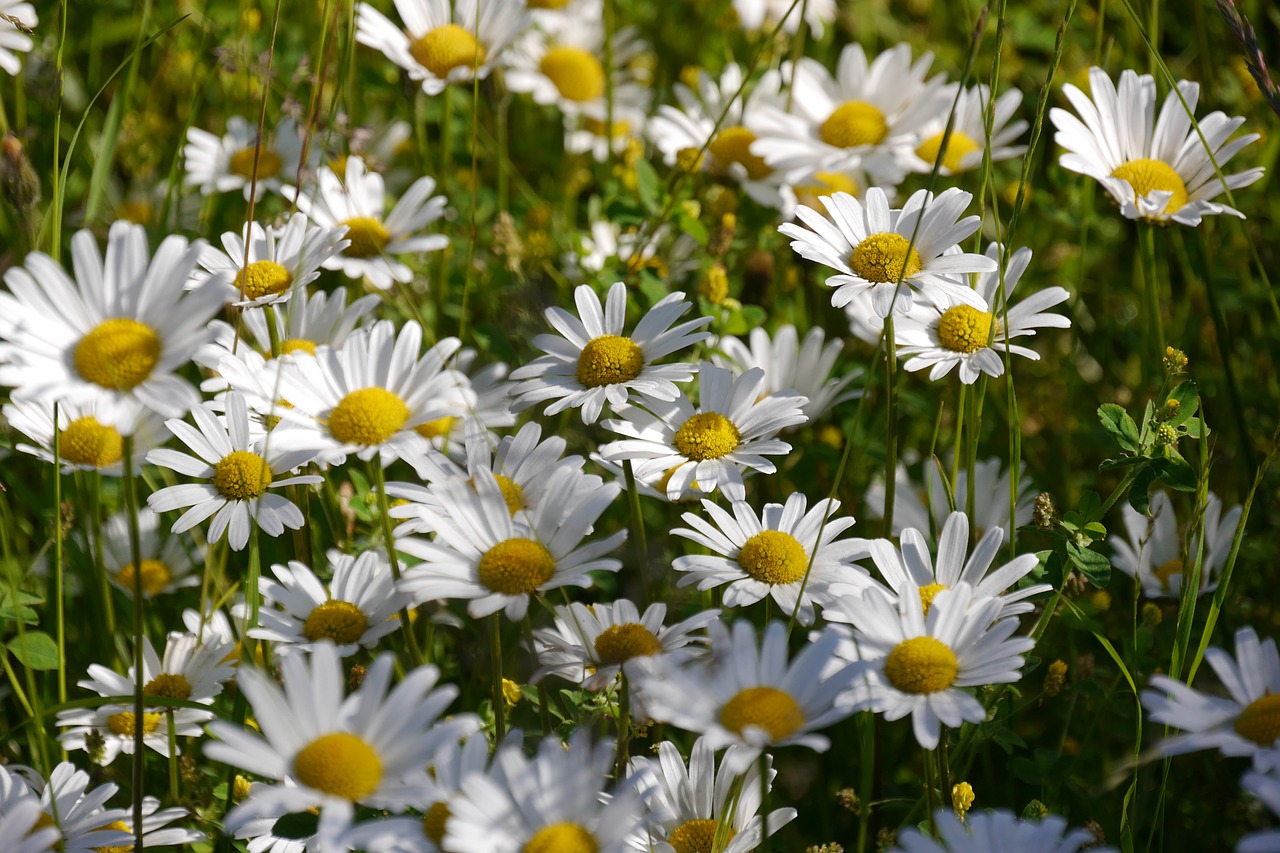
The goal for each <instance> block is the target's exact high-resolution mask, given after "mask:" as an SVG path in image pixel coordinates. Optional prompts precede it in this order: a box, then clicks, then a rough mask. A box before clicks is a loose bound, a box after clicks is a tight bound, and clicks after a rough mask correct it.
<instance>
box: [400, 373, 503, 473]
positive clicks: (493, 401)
mask: <svg viewBox="0 0 1280 853" xmlns="http://www.w3.org/2000/svg"><path fill="white" fill-rule="evenodd" d="M478 355H479V353H477V352H476V350H474V349H473V348H471V347H463V348H462V349H460V350H458V353H457V355H455V356H454V357H453V360H452V367H453V368H454V369H455V370H457V371H458V372H459V373H461V374H462V375H464V376H465V377H466V379H467V383H468V384H469V387H470V388H471V390H472V391H473V392H474V393H475V395H476V402H475V405H474V406H472V407H471V408H469V409H468V410H467V414H466V416H465V417H454V416H452V415H446V416H445V417H443V418H437V419H435V420H434V421H428V422H427V423H425V424H422V425H421V426H419V427H417V429H416V432H417V433H418V435H420V436H422V437H423V438H425V439H426V440H427V441H428V442H430V444H431V447H432V449H434V450H438V451H440V453H442V454H444V455H445V456H447V457H449V458H450V459H452V460H453V461H455V462H461V461H464V460H466V459H467V458H468V457H467V454H468V452H469V450H468V448H469V447H470V445H471V441H472V440H471V439H470V438H468V437H467V436H468V435H471V436H473V437H474V438H475V439H476V440H478V441H480V442H482V443H483V444H486V445H487V444H490V443H492V442H495V441H497V437H496V436H495V435H494V432H493V430H497V429H503V428H505V427H510V426H515V423H516V414H515V412H513V411H511V392H512V388H513V387H514V384H513V383H512V382H510V381H508V379H507V374H508V373H509V372H510V369H509V368H508V367H507V365H506V363H505V362H501V361H497V362H494V363H493V364H486V365H484V366H483V367H481V366H479V365H478V364H477V363H476V359H477V356H478ZM473 429H474V432H472V431H471V430H473ZM409 461H410V464H415V463H414V460H409ZM419 474H420V475H421V472H419Z"/></svg>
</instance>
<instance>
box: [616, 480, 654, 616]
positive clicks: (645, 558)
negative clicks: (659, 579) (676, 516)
mask: <svg viewBox="0 0 1280 853" xmlns="http://www.w3.org/2000/svg"><path fill="white" fill-rule="evenodd" d="M622 475H623V478H624V479H625V480H626V483H627V508H628V509H629V510H630V511H631V540H632V542H634V543H635V545H634V546H633V547H634V548H635V552H636V558H637V559H636V568H638V569H639V571H640V583H641V585H642V587H643V589H644V603H645V605H646V606H648V605H649V604H650V603H651V602H652V601H653V585H652V581H651V580H650V579H649V540H648V537H647V536H646V535H645V531H644V515H643V513H641V512H640V490H639V488H637V486H636V474H635V470H634V469H633V468H632V467H631V460H630V459H625V460H623V462H622Z"/></svg>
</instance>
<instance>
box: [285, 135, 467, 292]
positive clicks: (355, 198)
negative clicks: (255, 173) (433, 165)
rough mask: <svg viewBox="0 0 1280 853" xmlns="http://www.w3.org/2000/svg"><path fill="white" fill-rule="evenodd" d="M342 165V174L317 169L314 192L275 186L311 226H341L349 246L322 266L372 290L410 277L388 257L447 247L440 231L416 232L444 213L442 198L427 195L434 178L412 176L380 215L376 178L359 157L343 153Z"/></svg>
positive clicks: (381, 188)
mask: <svg viewBox="0 0 1280 853" xmlns="http://www.w3.org/2000/svg"><path fill="white" fill-rule="evenodd" d="M346 167H347V168H346V173H345V178H340V177H338V175H337V174H335V173H334V171H333V170H332V169H330V168H328V167H326V168H323V169H320V171H319V173H318V174H317V176H316V181H317V187H316V189H315V191H314V192H311V193H306V192H301V191H299V190H298V189H297V188H296V187H290V186H286V187H284V188H282V189H281V192H282V193H283V194H284V197H285V198H287V199H288V200H289V201H291V202H293V203H295V204H296V205H297V206H298V209H299V210H301V211H302V212H303V213H305V214H306V215H307V216H308V217H310V218H311V221H313V222H315V223H316V224H318V225H322V226H324V227H327V228H337V227H338V226H340V225H345V226H346V227H347V234H346V237H347V240H348V241H349V245H348V246H347V247H346V248H345V249H344V250H343V251H342V252H341V254H338V255H334V256H332V257H330V258H329V259H328V260H326V261H325V262H324V264H323V266H324V268H325V269H330V270H342V272H343V273H344V274H346V276H347V277H348V278H360V277H361V276H363V277H365V278H367V279H368V280H369V282H370V283H371V284H372V285H373V286H374V287H376V288H377V289H378V290H387V289H389V288H390V287H391V285H392V283H393V282H397V281H400V282H408V281H412V280H413V271H412V270H410V269H409V267H407V266H405V265H404V264H403V263H401V262H400V261H399V260H396V258H395V257H394V256H396V255H418V254H422V253H423V252H435V251H439V250H440V249H443V248H445V247H446V246H448V245H449V238H448V237H445V236H444V235H443V234H424V233H420V232H421V231H422V229H423V228H425V227H426V226H428V225H430V224H431V223H432V222H435V221H436V220H437V219H439V218H440V217H441V216H443V215H444V206H445V199H444V196H440V195H438V196H432V195H431V193H432V191H433V190H434V189H435V188H436V182H435V180H434V179H433V178H430V177H422V178H418V180H416V181H414V182H413V185H412V186H410V187H409V189H407V190H405V191H404V194H403V195H401V196H400V199H399V201H397V202H396V203H395V206H394V207H392V208H391V212H390V213H386V211H385V207H386V190H385V185H384V183H383V179H382V176H381V175H379V174H378V173H377V172H371V171H368V169H367V168H366V167H365V165H364V161H363V160H361V159H360V158H359V157H348V158H347V163H346Z"/></svg>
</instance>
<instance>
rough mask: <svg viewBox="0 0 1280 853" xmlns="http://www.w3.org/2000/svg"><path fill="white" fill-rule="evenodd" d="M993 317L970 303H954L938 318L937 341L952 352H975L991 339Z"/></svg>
mask: <svg viewBox="0 0 1280 853" xmlns="http://www.w3.org/2000/svg"><path fill="white" fill-rule="evenodd" d="M994 320H995V317H994V315H992V314H991V313H990V312H987V311H979V310H978V309H977V308H974V307H973V306H972V305H956V306H955V307H954V308H948V309H947V310H946V311H943V312H942V316H941V317H939V318H938V343H940V344H942V345H943V346H944V347H946V348H947V349H949V350H951V351H952V352H977V351H978V350H980V349H983V348H985V347H986V345H987V341H989V340H990V339H991V324H992V322H994Z"/></svg>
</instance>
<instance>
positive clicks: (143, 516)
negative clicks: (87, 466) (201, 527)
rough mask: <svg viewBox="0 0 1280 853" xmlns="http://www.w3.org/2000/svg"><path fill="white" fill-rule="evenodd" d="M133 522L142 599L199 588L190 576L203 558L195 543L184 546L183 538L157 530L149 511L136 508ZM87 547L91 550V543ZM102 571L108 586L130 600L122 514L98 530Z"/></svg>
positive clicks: (130, 571) (130, 576) (131, 576)
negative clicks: (113, 587)
mask: <svg viewBox="0 0 1280 853" xmlns="http://www.w3.org/2000/svg"><path fill="white" fill-rule="evenodd" d="M137 520H138V556H139V557H140V558H141V563H142V595H143V597H145V598H155V597H156V596H157V595H163V594H165V593H170V592H176V591H177V590H179V589H188V588H190V587H193V586H199V585H200V577H199V575H197V574H195V573H194V572H195V568H196V565H197V563H198V562H201V561H202V560H203V554H202V553H201V550H200V549H199V548H197V547H196V546H195V543H194V542H192V541H186V542H185V543H184V541H183V537H181V536H178V535H176V534H169V533H166V532H165V531H163V530H161V527H160V516H159V515H157V514H156V513H155V512H154V511H152V509H151V508H150V507H146V506H143V507H138V514H137ZM89 546H90V547H93V543H92V542H90V543H89ZM102 567H103V568H104V569H105V570H106V572H107V577H108V578H109V579H110V581H111V583H112V584H114V585H115V586H116V587H117V588H118V589H120V590H121V591H123V592H124V594H125V595H128V596H130V597H132V596H133V584H134V576H135V574H136V572H137V568H136V567H135V566H134V563H133V552H132V549H131V547H130V545H129V516H128V515H126V514H125V513H123V512H119V513H116V514H115V515H113V516H111V517H110V518H108V519H107V522H106V524H104V525H103V527H102Z"/></svg>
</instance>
